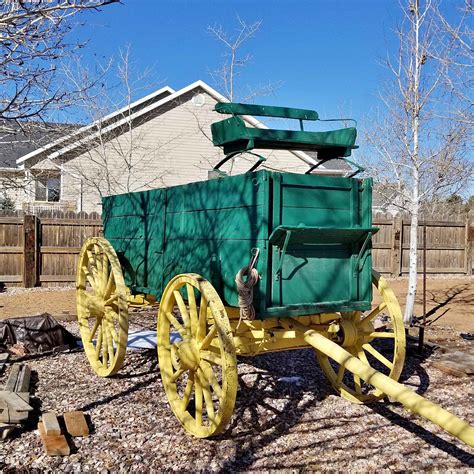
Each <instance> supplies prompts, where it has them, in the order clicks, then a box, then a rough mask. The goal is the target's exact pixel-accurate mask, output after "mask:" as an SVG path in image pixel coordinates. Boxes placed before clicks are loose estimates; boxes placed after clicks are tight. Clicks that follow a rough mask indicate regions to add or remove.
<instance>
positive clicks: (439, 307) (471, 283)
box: [390, 276, 474, 333]
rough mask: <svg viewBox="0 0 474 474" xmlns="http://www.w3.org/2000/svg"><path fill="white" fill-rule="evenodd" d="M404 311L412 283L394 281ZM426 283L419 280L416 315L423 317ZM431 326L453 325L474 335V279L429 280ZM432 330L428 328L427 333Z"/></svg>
mask: <svg viewBox="0 0 474 474" xmlns="http://www.w3.org/2000/svg"><path fill="white" fill-rule="evenodd" d="M390 286H391V287H392V288H393V290H394V291H395V294H396V295H397V298H398V301H399V302H400V305H401V306H402V309H404V305H405V297H406V291H407V286H408V280H407V279H406V278H404V279H397V280H390ZM422 303H423V292H422V280H421V279H419V280H418V292H417V298H416V304H415V311H414V314H415V316H418V317H421V316H422V315H423V306H422ZM426 310H427V324H428V326H444V327H446V326H449V327H452V328H453V329H454V330H457V331H460V332H474V277H472V276H471V277H461V278H428V279H427V282H426ZM429 331H430V329H429V327H428V329H427V333H429Z"/></svg>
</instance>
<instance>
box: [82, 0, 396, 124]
mask: <svg viewBox="0 0 474 474" xmlns="http://www.w3.org/2000/svg"><path fill="white" fill-rule="evenodd" d="M237 15H239V16H240V17H241V18H242V19H244V20H245V21H247V22H253V21H257V20H262V26H261V29H260V32H259V33H258V35H257V36H256V38H255V39H253V40H251V41H250V42H249V43H247V45H246V47H245V48H244V49H243V51H242V52H243V53H244V54H245V53H247V52H248V53H251V54H252V55H253V59H252V61H251V64H250V65H249V66H248V67H247V68H246V70H245V71H244V72H243V73H242V75H241V77H240V78H239V84H240V86H242V87H244V86H246V85H249V86H253V87H256V86H258V85H261V84H267V83H269V82H278V81H281V82H282V86H281V87H280V88H278V90H276V91H275V92H274V94H273V95H272V96H270V97H264V98H261V99H258V102H263V103H272V104H275V105H287V106H294V107H306V108H313V109H316V110H318V111H319V112H320V114H321V115H322V116H325V117H329V116H331V117H334V116H340V115H341V114H343V115H347V114H349V115H351V116H353V117H354V118H358V119H362V118H363V116H364V115H366V114H367V113H368V111H369V109H370V108H372V107H374V106H375V105H376V103H377V100H376V94H377V89H378V87H379V85H380V83H381V82H382V81H383V79H384V76H386V74H387V72H386V71H385V70H384V68H383V67H382V66H380V60H381V59H382V58H383V57H384V55H385V54H386V51H387V49H392V48H393V47H395V46H396V38H395V36H394V35H393V33H392V31H393V29H394V28H395V26H396V24H397V22H398V21H399V19H400V12H399V5H398V2H397V1H394V0H393V1H392V0H390V1H389V0H386V1H385V0H357V1H348V0H345V1H342V0H314V1H309V0H306V1H298V0H295V1H290V0H273V1H270V0H260V1H256V0H254V1H249V0H240V1H233V0H230V1H228V0H227V1H223V0H221V1H211V0H201V1H198V0H188V1H184V0H175V1H171V0H162V1H153V0H124V4H123V5H112V6H109V7H106V8H104V9H103V11H102V13H99V14H92V13H88V14H87V15H85V16H84V17H83V18H84V19H85V20H86V26H85V27H83V28H82V29H80V31H79V33H78V35H79V37H80V38H81V39H89V45H88V48H87V50H83V51H84V56H85V58H84V59H85V60H86V61H93V60H96V59H99V60H105V58H107V57H110V56H113V55H115V54H116V53H117V51H118V49H119V48H120V47H124V46H125V45H127V44H130V45H131V48H132V54H133V59H134V61H135V63H136V64H135V65H136V67H137V68H138V69H145V68H147V67H149V66H153V67H154V71H156V79H157V81H161V83H163V84H164V83H166V84H168V85H170V86H171V87H173V88H175V89H178V88H180V87H183V86H185V85H187V84H189V83H191V82H193V81H195V80H197V79H202V80H204V81H206V82H208V83H209V84H210V85H214V84H213V83H212V78H211V77H210V75H209V71H210V70H213V69H215V68H216V67H218V66H219V64H221V62H222V54H223V53H224V49H223V46H222V45H221V44H220V43H219V42H217V41H216V40H214V39H213V38H212V36H211V35H210V34H209V33H208V32H207V27H208V26H209V25H214V24H221V25H222V26H223V27H224V28H225V29H226V30H227V31H229V32H231V31H232V30H235V28H236V27H237V21H236V16H237ZM102 58H103V59H102ZM142 95H144V94H142Z"/></svg>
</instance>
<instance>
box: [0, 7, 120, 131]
mask: <svg viewBox="0 0 474 474" xmlns="http://www.w3.org/2000/svg"><path fill="white" fill-rule="evenodd" d="M118 1H119V0H35V1H26V0H6V1H3V2H1V4H0V70H1V74H0V121H1V130H2V131H3V132H4V133H6V132H8V131H9V127H8V124H9V122H11V121H16V122H17V123H21V121H22V120H25V119H32V118H33V117H34V118H38V119H41V118H43V117H44V115H45V114H46V112H47V111H48V109H49V108H50V107H52V106H54V105H57V104H61V105H64V104H67V103H68V102H69V101H70V99H71V97H72V95H73V93H74V92H75V91H68V90H67V89H65V88H64V87H63V84H62V83H61V80H60V78H59V75H58V67H57V65H58V63H59V61H60V60H61V58H63V57H65V56H68V55H70V54H71V52H72V51H73V50H74V49H76V48H81V47H83V46H84V45H83V44H78V43H75V44H74V43H69V42H68V41H67V36H68V33H69V32H70V31H71V29H72V28H73V26H74V24H73V22H72V20H73V18H74V17H75V16H76V15H77V14H78V13H80V12H82V11H84V10H91V9H92V10H98V9H99V8H100V7H103V6H105V5H109V4H111V3H116V2H118ZM83 88H84V84H82V85H81V89H83Z"/></svg>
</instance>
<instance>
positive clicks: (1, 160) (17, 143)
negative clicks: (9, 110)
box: [0, 121, 80, 169]
mask: <svg viewBox="0 0 474 474" xmlns="http://www.w3.org/2000/svg"><path fill="white" fill-rule="evenodd" d="M77 128H80V125H72V124H64V123H61V124H58V123H45V122H32V121H28V122H22V123H21V122H20V123H17V122H14V121H8V123H6V121H0V143H1V145H0V167H2V168H12V169H16V161H17V159H18V158H21V157H22V156H25V155H27V154H29V153H31V152H34V151H36V150H38V148H40V147H42V146H45V145H47V144H48V143H51V142H53V141H54V140H57V139H59V138H61V137H63V136H64V134H65V133H70V132H72V131H73V130H74V129H77ZM5 129H7V130H8V131H6V132H4V133H3V131H4V130H5Z"/></svg>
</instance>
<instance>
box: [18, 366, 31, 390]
mask: <svg viewBox="0 0 474 474" xmlns="http://www.w3.org/2000/svg"><path fill="white" fill-rule="evenodd" d="M30 378H31V369H30V367H29V366H28V365H22V366H21V368H20V371H19V373H18V379H17V383H16V386H15V392H29V390H30Z"/></svg>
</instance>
